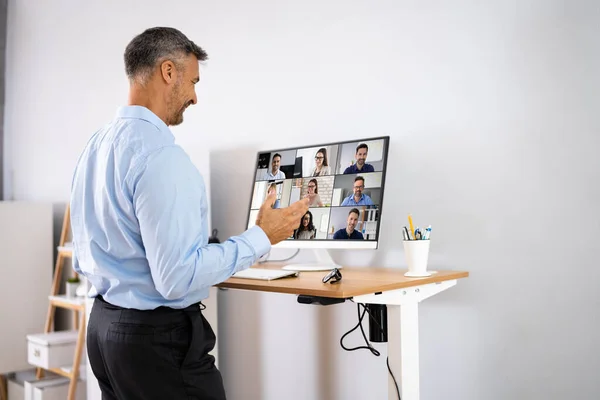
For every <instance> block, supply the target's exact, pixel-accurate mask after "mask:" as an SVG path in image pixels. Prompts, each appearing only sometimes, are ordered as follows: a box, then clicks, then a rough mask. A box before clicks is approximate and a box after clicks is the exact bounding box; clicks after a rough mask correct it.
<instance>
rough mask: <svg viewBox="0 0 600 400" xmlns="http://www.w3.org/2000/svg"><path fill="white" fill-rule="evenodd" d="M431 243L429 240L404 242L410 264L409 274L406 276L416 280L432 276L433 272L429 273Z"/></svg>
mask: <svg viewBox="0 0 600 400" xmlns="http://www.w3.org/2000/svg"><path fill="white" fill-rule="evenodd" d="M429 243H430V240H429V239H425V240H405V241H404V255H405V256H406V263H407V264H408V272H407V273H405V274H404V276H407V277H413V278H414V277H423V276H430V275H431V272H427V260H428V259H429Z"/></svg>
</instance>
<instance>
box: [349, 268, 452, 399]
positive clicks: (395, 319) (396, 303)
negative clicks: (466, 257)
mask: <svg viewBox="0 0 600 400" xmlns="http://www.w3.org/2000/svg"><path fill="white" fill-rule="evenodd" d="M456 283H457V280H456V279H454V280H448V281H443V282H437V283H430V284H426V285H419V286H411V287H408V288H405V289H396V290H390V291H387V292H382V293H381V294H366V295H361V296H355V297H354V301H355V302H356V303H362V304H385V305H386V306H387V321H388V358H389V363H390V368H391V370H392V372H393V373H394V376H395V377H396V380H397V381H398V388H399V390H400V396H402V400H420V389H419V302H421V301H423V300H425V299H427V298H429V297H431V296H434V295H436V294H438V293H441V292H443V291H444V290H446V289H449V288H451V287H452V286H454V285H456ZM386 373H387V374H388V399H389V400H397V399H398V394H397V392H396V386H395V385H394V380H393V379H392V377H391V376H390V375H389V372H388V371H387V368H386Z"/></svg>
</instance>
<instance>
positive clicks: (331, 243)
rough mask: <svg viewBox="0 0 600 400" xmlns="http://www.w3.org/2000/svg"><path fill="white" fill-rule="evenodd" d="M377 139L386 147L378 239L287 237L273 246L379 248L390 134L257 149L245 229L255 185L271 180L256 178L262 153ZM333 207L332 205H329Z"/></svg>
mask: <svg viewBox="0 0 600 400" xmlns="http://www.w3.org/2000/svg"><path fill="white" fill-rule="evenodd" d="M375 140H384V149H383V168H382V170H381V171H376V172H381V202H380V204H379V223H378V224H377V230H376V238H377V239H376V240H364V239H359V240H353V239H346V240H334V239H285V240H282V241H281V242H279V243H277V244H275V245H273V246H272V247H273V248H282V249H284V248H286V249H292V248H293V249H311V248H313V249H371V250H375V249H378V248H379V241H380V237H379V235H380V232H381V222H382V221H383V218H382V216H383V203H384V198H385V185H386V176H387V166H388V161H389V160H388V153H389V148H390V136H389V135H386V136H374V137H365V138H358V139H351V140H344V141H336V142H328V143H319V144H314V145H313V144H309V145H302V146H293V147H287V148H273V149H272V150H261V151H257V152H256V157H255V159H254V167H253V171H254V172H253V174H252V186H251V188H250V196H249V202H248V207H247V210H248V212H247V214H246V223H245V228H244V230H247V229H249V228H248V224H249V222H250V214H251V213H252V211H253V210H252V196H253V194H254V187H255V185H256V183H257V182H270V181H269V180H265V181H263V180H257V179H256V173H257V170H258V160H259V158H260V155H261V154H263V153H274V152H284V151H290V150H301V149H308V148H313V147H325V146H333V145H339V146H342V145H344V144H348V143H356V142H370V141H375ZM337 175H339V174H334V175H333V176H337ZM287 179H295V178H286V180H287ZM301 179H306V177H302V178H301ZM337 207H339V206H337ZM319 208H324V207H319ZM329 208H332V207H329Z"/></svg>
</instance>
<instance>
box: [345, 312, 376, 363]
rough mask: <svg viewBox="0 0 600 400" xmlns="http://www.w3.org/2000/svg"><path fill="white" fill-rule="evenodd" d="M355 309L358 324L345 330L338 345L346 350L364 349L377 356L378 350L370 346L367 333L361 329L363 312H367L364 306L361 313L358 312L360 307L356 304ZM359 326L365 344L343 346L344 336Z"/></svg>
mask: <svg viewBox="0 0 600 400" xmlns="http://www.w3.org/2000/svg"><path fill="white" fill-rule="evenodd" d="M356 311H357V312H358V324H356V326H355V327H354V328H352V329H351V330H349V331H348V332H346V333H345V334H344V335H343V336H342V338H341V339H340V346H342V349H344V350H346V351H354V350H360V349H365V350H369V351H370V352H371V353H373V354H374V355H375V356H376V357H379V356H380V355H381V353H379V351H377V349H376V348H374V347H373V346H371V344H370V343H369V341H368V340H367V335H365V331H364V330H363V327H362V319H363V318H364V316H365V313H366V312H367V310H366V308H365V310H364V311H363V313H362V315H361V314H360V307H359V306H358V304H357V307H356ZM358 327H360V331H361V332H362V335H363V338H364V339H365V343H366V344H367V345H366V346H358V347H354V348H351V349H349V348H347V347H346V346H344V338H345V337H346V336H348V335H349V334H351V333H352V332H354V331H355V330H356V328H358Z"/></svg>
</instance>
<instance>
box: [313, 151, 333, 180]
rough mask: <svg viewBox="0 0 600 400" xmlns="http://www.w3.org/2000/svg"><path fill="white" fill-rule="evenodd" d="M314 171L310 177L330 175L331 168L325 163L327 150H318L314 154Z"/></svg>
mask: <svg viewBox="0 0 600 400" xmlns="http://www.w3.org/2000/svg"><path fill="white" fill-rule="evenodd" d="M315 164H316V166H315V169H314V170H313V173H312V176H324V175H331V168H330V167H329V163H328V161H327V149H326V148H324V147H323V148H320V149H319V151H317V154H315Z"/></svg>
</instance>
